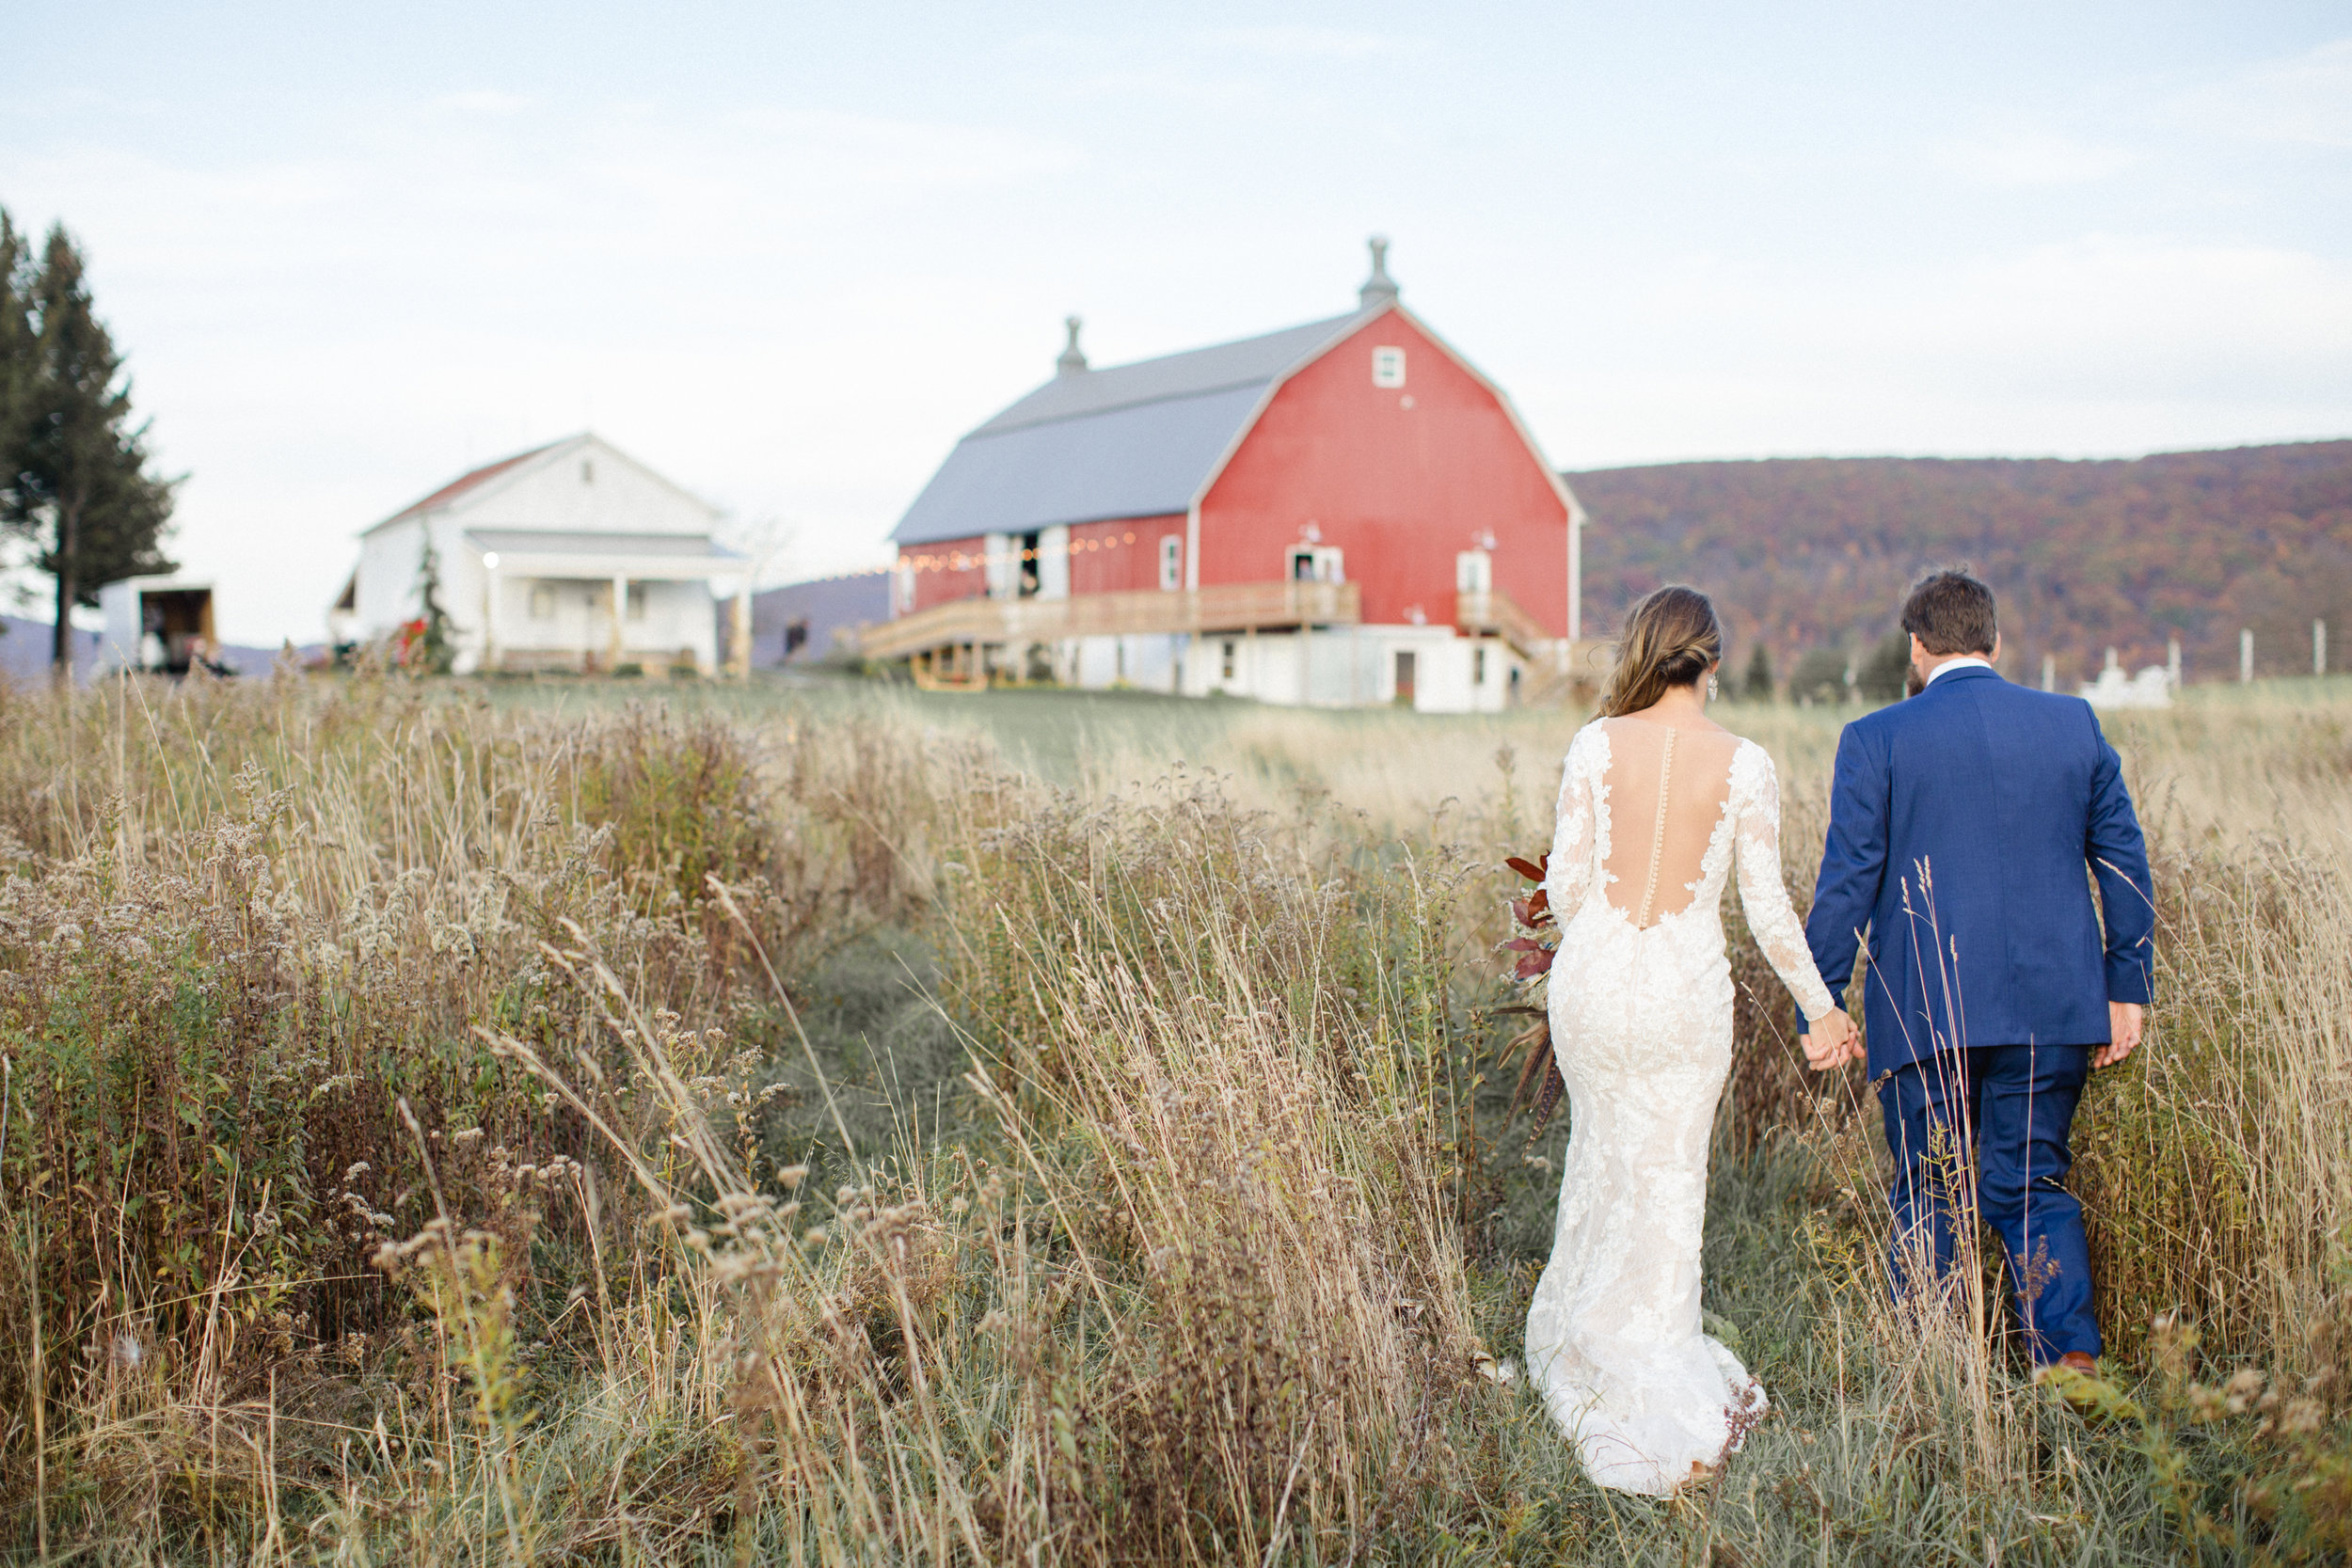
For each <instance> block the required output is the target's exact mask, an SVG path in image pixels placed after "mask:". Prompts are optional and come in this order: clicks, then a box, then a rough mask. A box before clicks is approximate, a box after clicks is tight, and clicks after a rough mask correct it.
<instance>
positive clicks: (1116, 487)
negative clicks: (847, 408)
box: [891, 310, 1378, 545]
mask: <svg viewBox="0 0 2352 1568" xmlns="http://www.w3.org/2000/svg"><path fill="white" fill-rule="evenodd" d="M1377 313H1378V311H1377V310H1366V311H1358V312H1356V313H1354V314H1350V315H1345V316H1334V317H1332V318H1330V319H1329V320H1327V321H1319V322H1309V323H1308V324H1307V325H1304V326H1294V327H1289V328H1286V329H1284V330H1283V331H1280V332H1269V333H1267V334H1265V335H1264V336H1263V337H1260V338H1245V339H1243V340H1242V341H1239V342H1234V343H1219V344H1216V346H1215V347H1212V348H1201V349H1193V350H1190V351H1189V352H1187V353H1184V354H1170V355H1166V356H1162V357H1160V358H1157V359H1142V360H1138V361H1136V363H1135V364H1132V365H1114V366H1111V367H1109V368H1107V369H1104V370H1099V371H1082V372H1076V373H1074V374H1070V375H1058V376H1056V377H1055V378H1054V379H1053V380H1051V381H1049V382H1047V383H1046V384H1045V385H1044V386H1042V387H1040V388H1038V389H1037V390H1036V391H1033V392H1031V393H1029V395H1028V396H1026V397H1025V398H1023V399H1021V400H1020V401H1019V402H1018V403H1015V404H1013V405H1012V406H1011V407H1009V408H1008V409H1006V410H1005V411H1004V412H1003V413H1001V414H998V415H997V416H996V417H995V418H994V419H993V420H989V421H988V422H987V423H986V424H983V425H981V426H980V427H979V428H978V429H977V430H975V431H973V432H972V434H970V435H969V436H965V437H964V438H963V439H962V440H961V441H959V442H957V443H956V448H955V450H954V451H951V452H949V453H948V454H947V461H946V462H945V463H943V464H941V465H940V466H939V471H938V472H937V473H935V474H933V475H932V476H931V482H930V483H929V484H927V485H925V486H924V487H923V493H922V494H921V495H919V496H917V497H915V498H914V505H912V506H910V507H908V508H907V512H906V515H905V516H903V517H901V518H899V519H898V528H896V529H895V530H893V531H892V532H891V537H892V538H893V539H895V540H897V541H898V543H899V544H901V545H928V544H935V543H937V542H939V541H941V540H946V539H968V538H971V537H973V536H974V535H977V534H982V533H1025V532H1027V531H1030V530H1032V529H1040V528H1050V527H1052V526H1054V525H1055V524H1057V523H1084V522H1095V521H1100V520H1102V519H1104V518H1110V517H1148V516H1153V515H1160V514H1165V513H1169V512H1183V511H1184V510H1185V509H1187V508H1188V507H1190V506H1191V505H1192V501H1193V498H1194V497H1195V496H1196V495H1197V494H1199V492H1200V486H1201V484H1202V483H1203V482H1205V481H1206V480H1207V479H1208V478H1209V474H1210V470H1211V469H1212V468H1214V467H1216V462H1217V460H1218V459H1219V458H1220V457H1222V456H1223V455H1224V453H1225V451H1226V450H1227V449H1228V448H1229V447H1231V446H1232V442H1233V438H1234V437H1235V436H1239V435H1240V434H1241V433H1242V430H1243V427H1244V426H1246V425H1247V424H1248V421H1249V417H1250V414H1251V412H1252V411H1253V410H1255V409H1256V407H1257V406H1258V402H1259V399H1260V398H1262V397H1263V395H1264V393H1265V389H1266V387H1267V386H1268V384H1270V383H1272V382H1273V381H1275V380H1276V379H1278V378H1279V377H1280V376H1282V375H1283V374H1285V373H1287V372H1290V371H1292V370H1295V369H1296V368H1297V367H1298V366H1299V365H1301V364H1303V363H1305V362H1306V361H1307V360H1309V359H1311V358H1313V357H1314V356H1315V355H1316V354H1318V353H1320V352H1321V351H1322V350H1323V349H1325V348H1327V347H1328V346H1329V345H1330V344H1331V343H1333V342H1335V341H1338V340H1339V339H1340V338H1342V337H1343V336H1345V335H1346V334H1347V333H1349V332H1351V331H1353V330H1355V329H1356V327H1357V326H1359V325H1361V324H1362V323H1363V322H1365V321H1367V320H1369V319H1370V318H1371V317H1372V316H1374V315H1375V314H1377Z"/></svg>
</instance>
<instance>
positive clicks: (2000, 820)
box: [1804, 572, 2155, 1375]
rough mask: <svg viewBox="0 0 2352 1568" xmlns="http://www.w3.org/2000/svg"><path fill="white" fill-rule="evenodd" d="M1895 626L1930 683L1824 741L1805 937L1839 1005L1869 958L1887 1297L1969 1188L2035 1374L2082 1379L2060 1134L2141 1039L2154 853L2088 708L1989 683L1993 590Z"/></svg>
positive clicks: (1930, 1248)
mask: <svg viewBox="0 0 2352 1568" xmlns="http://www.w3.org/2000/svg"><path fill="white" fill-rule="evenodd" d="M1902 625H1903V630H1905V631H1906V632H1909V633H1910V634H1911V663H1912V679H1913V682H1914V683H1915V686H1916V685H1918V684H1919V683H1924V686H1923V688H1922V689H1919V690H1918V694H1917V695H1916V696H1915V697H1913V698H1911V699H1909V700H1908V701H1905V702H1901V703H1898V704H1896V705H1894V706H1892V707H1886V708H1882V709H1880V710H1879V711H1878V712H1876V713H1873V714H1869V715H1867V717H1865V718H1862V719H1857V720H1855V721H1853V722H1852V723H1851V724H1848V725H1847V726H1846V729H1845V733H1844V735H1843V736H1840V737H1839V739H1838V743H1837V769H1836V779H1835V782H1834V783H1833V784H1832V786H1831V800H1830V826H1829V841H1828V844H1827V847H1825V849H1824V850H1823V852H1822V856H1821V876H1820V882H1819V883H1818V884H1817V885H1816V887H1815V889H1814V893H1813V912H1812V914H1811V916H1810V917H1809V918H1808V919H1807V920H1806V922H1805V935H1806V938H1807V940H1808V941H1809V942H1811V943H1812V947H1813V959H1814V962H1815V963H1817V964H1818V965H1820V971H1821V976H1822V978H1824V979H1826V980H1828V981H1829V982H1830V984H1831V987H1832V988H1833V989H1836V988H1837V987H1838V986H1839V985H1840V984H1841V983H1842V982H1843V981H1844V980H1845V978H1846V976H1848V975H1849V974H1852V973H1853V963H1854V954H1855V949H1856V947H1857V946H1858V945H1860V946H1865V947H1867V958H1868V963H1867V968H1866V969H1865V971H1864V974H1863V976H1862V985H1863V988H1864V991H1865V995H1864V999H1863V1009H1864V1011H1863V1018H1864V1022H1865V1024H1866V1026H1867V1035H1868V1039H1869V1070H1870V1076H1871V1080H1872V1082H1874V1083H1876V1084H1877V1085H1879V1099H1880V1105H1881V1107H1882V1109H1883V1112H1884V1114H1885V1117H1886V1142H1887V1147H1888V1148H1890V1149H1891V1150H1893V1152H1894V1156H1895V1180H1894V1187H1893V1192H1892V1193H1891V1195H1890V1197H1891V1200H1892V1204H1893V1208H1894V1212H1895V1241H1894V1266H1895V1279H1896V1286H1897V1289H1898V1290H1899V1291H1902V1290H1907V1289H1910V1288H1913V1287H1915V1285H1917V1284H1919V1283H1924V1279H1923V1276H1931V1277H1934V1278H1942V1277H1943V1276H1944V1275H1946V1273H1947V1271H1948V1270H1949V1269H1950V1267H1951V1264H1952V1259H1953V1257H1954V1255H1955V1252H1956V1250H1957V1244H1958V1240H1959V1238H1958V1235H1957V1232H1956V1225H1955V1212H1956V1211H1955V1197H1956V1196H1957V1195H1956V1194H1955V1192H1954V1191H1953V1189H1954V1188H1955V1187H1957V1186H1959V1185H1960V1183H1961V1181H1962V1180H1965V1179H1966V1178H1968V1177H1973V1178H1974V1188H1975V1192H1974V1196H1975V1198H1976V1209H1977V1212H1979V1213H1981V1214H1982V1215H1983V1217H1984V1218H1985V1219H1987V1220H1990V1221H1991V1222H1992V1223H1993V1226H1994V1229H1996V1230H1998V1231H1999V1232H2000V1236H2001V1241H2002V1243H2003V1244H2004V1245H2005V1246H2006V1247H2007V1249H2008V1252H2009V1263H2010V1278H2011V1279H2012V1280H2014V1281H2016V1283H2017V1296H2018V1302H2017V1309H2018V1316H2019V1318H2020V1320H2021V1321H2022V1323H2024V1326H2025V1331H2026V1343H2027V1345H2028V1347H2029V1348H2030V1350H2031V1352H2032V1356H2033V1364H2034V1367H2035V1369H2036V1373H2037V1375H2039V1373H2040V1370H2041V1369H2042V1368H2045V1367H2048V1366H2049V1365H2051V1364H2052V1363H2062V1364H2064V1365H2066V1366H2070V1367H2074V1368H2075V1369H2077V1370H2083V1371H2090V1370H2092V1369H2093V1367H2094V1366H2095V1363H2096V1358H2097V1356H2098V1354H2099V1350H2100V1339H2099V1327H2098V1324H2097V1323H2096V1322H2095V1321H2094V1320H2093V1318H2092V1316H2091V1309H2090V1251H2089V1247H2088V1245H2087V1244H2086V1243H2085V1242H2084V1239H2083V1221H2082V1206H2081V1205H2080V1204H2078V1203H2076V1202H2075V1201H2074V1197H2073V1196H2071V1195H2070V1194H2069V1193H2068V1192H2067V1191H2066V1186H2065V1180H2066V1172H2067V1167H2068V1166H2069V1165H2070V1164H2072V1162H2073V1155H2072V1153H2071V1152H2070V1150H2069V1149H2068V1147H2067V1135H2068V1132H2069V1130H2070V1129H2071V1127H2072V1125H2073V1122H2074V1104H2075V1101H2077V1100H2079V1099H2080V1098H2081V1095H2082V1090H2083V1083H2084V1081H2085V1079H2087V1078H2088V1077H2089V1076H2090V1069H2093V1068H2103V1067H2108V1066H2111V1065H2113V1064H2114V1063H2117V1062H2120V1061H2122V1059H2123V1058H2124V1057H2126V1056H2128V1055H2130V1054H2131V1053H2132V1050H2133V1048H2134V1047H2135V1046H2137V1044H2138V1043H2139V1031H2140V1018H2141V1011H2142V1009H2143V1008H2144V1007H2145V1006H2147V1004H2148V1001H2149V990H2150V988H2149V981H2150V974H2151V969H2152V967H2153V952H2154V947H2153V931H2154V927H2155V909H2154V906H2153V903H2151V901H2150V883H2149V878H2148V852H2147V848H2146V846H2145V845H2144V844H2143V843H2142V842H2141V840H2140V834H2139V822H2138V819H2137V817H2136V816H2134V815H2133V813H2132V802H2131V797H2130V796H2129V795H2128V794H2126V793H2125V792H2124V788H2123V781H2122V776H2121V772H2120V767H2119V764H2118V761H2117V758H2116V754H2115V749H2114V748H2113V747H2111V746H2109V745H2108V744H2107V743H2106V738H2105V737H2104V736H2101V734H2100V733H2099V721H2098V720H2097V719H2096V718H2094V717H2093V716H2092V714H2091V711H2090V705H2089V704H2088V703H2085V702H2083V701H2082V700H2080V699H2079V698H2075V697H2059V696H2052V695H2050V694H2048V693H2045V692H2041V691H2030V690H2027V689H2025V688H2023V687H2018V686H2012V685H2010V683H2009V682H2008V681H2005V680H2003V679H2002V678H2001V677H2000V675H1999V674H1997V673H1995V672H1994V668H1993V661H1994V658H1996V657H1998V656H1999V654H2000V651H2001V638H2000V633H1999V631H1998V630H1997V629H1996V627H1995V626H1994V615H1993V591H1992V590H1991V589H1989V588H1987V587H1985V585H1984V584H1983V583H1981V582H1979V581H1978V580H1977V579H1976V578H1972V577H1969V576H1968V575H1966V574H1965V573H1963V572H1937V573H1934V574H1932V575H1931V576H1929V577H1927V578H1922V579H1921V580H1920V581H1919V583H1918V584H1917V585H1916V586H1915V587H1914V588H1913V589H1912V591H1911V597H1910V598H1909V599H1908V600H1907V601H1906V602H1905V603H1904V605H1903V618H1902ZM2093 881H2096V882H2097V883H2098V887H2099V902H2098V908H2097V909H2096V910H2094V909H2093V908H2092V906H2091V898H2090V883H2091V882H2093ZM2103 922H2104V925H2105V927H2106V931H2105V941H2104V942H2102V940H2101V926H2102V923H2103ZM1804 1047H1805V1054H1806V1056H1807V1057H1808V1058H1809V1059H1810V1060H1811V1061H1812V1063H1813V1066H1814V1067H1815V1068H1816V1069H1821V1070H1827V1069H1830V1068H1834V1067H1836V1066H1837V1065H1838V1064H1839V1063H1840V1062H1843V1061H1846V1060H1848V1059H1850V1058H1851V1057H1855V1056H1859V1055H1860V1054H1861V1053H1862V1048H1861V1046H1860V1045H1859V1044H1857V1043H1854V1042H1852V1041H1851V1038H1849V1040H1847V1041H1846V1042H1842V1043H1839V1044H1836V1045H1832V1044H1830V1043H1829V1042H1828V1041H1827V1040H1821V1041H1816V1040H1814V1039H1811V1038H1809V1037H1808V1038H1807V1039H1805V1040H1804ZM1957 1212H1958V1214H1959V1215H1960V1219H1959V1222H1958V1223H1959V1224H1962V1225H1966V1224H1972V1223H1973V1220H1972V1219H1970V1218H1969V1217H1968V1211H1967V1209H1966V1208H1965V1207H1964V1206H1963V1207H1961V1208H1959V1209H1958V1211H1957Z"/></svg>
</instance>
